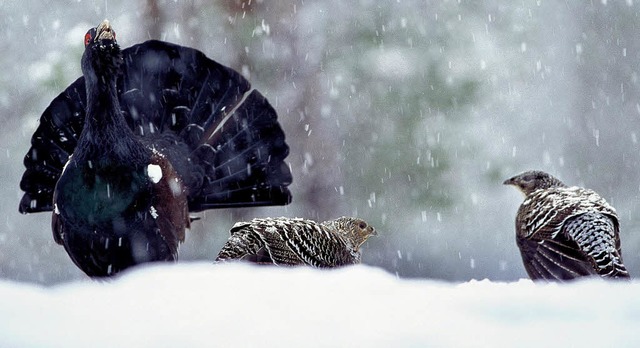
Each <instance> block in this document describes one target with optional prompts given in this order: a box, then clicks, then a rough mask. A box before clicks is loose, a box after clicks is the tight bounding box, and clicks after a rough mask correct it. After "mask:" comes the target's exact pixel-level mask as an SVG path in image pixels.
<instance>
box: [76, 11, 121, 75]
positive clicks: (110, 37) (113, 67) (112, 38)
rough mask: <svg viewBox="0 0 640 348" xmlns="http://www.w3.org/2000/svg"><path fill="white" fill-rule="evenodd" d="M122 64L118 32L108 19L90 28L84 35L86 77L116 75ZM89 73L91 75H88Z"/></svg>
mask: <svg viewBox="0 0 640 348" xmlns="http://www.w3.org/2000/svg"><path fill="white" fill-rule="evenodd" d="M121 64H122V53H121V52H120V46H118V42H117V41H116V32H115V31H114V30H113V28H111V24H109V21H108V20H106V19H105V20H104V21H102V23H100V25H98V26H97V27H95V28H91V29H89V31H87V33H86V34H85V35H84V54H83V55H82V72H83V74H84V75H85V78H86V77H93V76H101V77H110V75H114V76H115V75H116V74H117V73H118V69H119V67H120V65H121ZM87 75H89V76H87Z"/></svg>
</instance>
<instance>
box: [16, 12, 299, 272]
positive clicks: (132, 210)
mask: <svg viewBox="0 0 640 348" xmlns="http://www.w3.org/2000/svg"><path fill="white" fill-rule="evenodd" d="M84 43H85V51H84V54H83V56H82V72H83V77H80V78H79V79H77V80H76V81H75V82H74V83H72V84H71V85H70V86H69V87H68V88H67V89H66V90H65V91H64V92H62V93H61V94H60V95H59V96H58V97H56V98H55V99H54V100H53V101H52V102H51V105H49V107H48V108H47V109H46V110H45V111H44V113H43V114H42V116H41V118H40V125H39V127H38V129H37V130H36V131H35V133H34V135H33V137H32V139H31V144H32V146H31V149H29V151H28V153H27V155H26V157H25V159H24V164H25V166H26V171H25V173H24V175H23V177H22V181H21V182H20V187H21V188H22V190H23V191H25V194H24V197H23V198H22V201H21V202H20V208H19V210H20V212H22V213H33V212H41V211H51V210H53V221H52V229H53V236H54V239H55V241H56V242H57V243H58V244H61V245H63V246H64V248H65V249H66V251H67V253H68V254H69V256H70V257H71V259H72V260H73V262H74V263H75V264H76V265H77V266H78V267H80V268H81V269H82V270H83V271H84V272H85V273H87V274H88V275H89V276H109V275H112V274H115V273H117V272H118V271H121V270H123V269H125V268H127V267H130V266H132V265H136V264H139V263H142V262H150V261H162V260H176V258H177V254H178V245H179V243H180V242H182V241H183V240H184V236H185V229H187V228H188V227H189V224H190V217H189V213H190V212H198V211H202V210H205V209H211V208H224V207H247V206H260V205H284V204H288V203H289V202H290V201H291V195H290V193H289V190H288V189H287V186H288V185H289V184H290V183H291V173H290V170H289V167H288V166H287V164H286V163H285V162H284V159H285V157H286V156H287V154H288V152H289V148H288V146H287V144H286V143H285V135H284V132H283V131H282V129H281V127H280V125H279V124H278V121H277V115H276V112H275V110H274V109H273V108H272V107H271V105H269V103H268V101H267V100H266V99H265V98H264V97H263V96H262V95H261V94H260V93H258V92H257V91H255V90H253V89H252V88H251V86H250V84H249V82H248V81H247V80H245V79H244V78H243V77H242V76H241V75H240V74H238V73H237V72H235V71H234V70H232V69H229V68H227V67H224V66H222V65H220V64H218V63H216V62H214V61H212V60H210V59H208V58H207V57H206V56H205V55H204V54H203V53H202V52H200V51H197V50H195V49H192V48H187V47H181V46H178V45H174V44H170V43H166V42H161V41H154V40H152V41H147V42H144V43H142V44H138V45H134V46H132V47H130V48H127V49H124V50H122V51H121V50H120V47H119V46H118V44H117V42H116V33H115V32H114V31H113V29H112V28H111V26H110V24H109V22H108V21H106V20H105V21H104V22H102V23H101V24H100V25H99V26H98V27H96V28H92V29H90V30H89V31H88V32H87V34H86V36H85V39H84Z"/></svg>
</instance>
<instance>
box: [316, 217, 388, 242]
mask: <svg viewBox="0 0 640 348" xmlns="http://www.w3.org/2000/svg"><path fill="white" fill-rule="evenodd" d="M324 224H326V225H330V226H332V227H333V228H335V230H336V231H337V232H338V233H339V234H340V235H342V236H344V237H346V238H347V239H348V240H349V241H351V242H352V243H353V247H354V248H355V249H356V250H357V249H358V248H360V246H361V245H362V244H363V243H364V242H366V241H367V239H369V237H371V236H377V235H378V232H376V230H375V228H373V226H370V225H369V224H368V223H367V222H366V221H364V220H362V219H358V218H352V217H346V216H343V217H340V218H337V219H335V220H332V221H327V222H325V223H324Z"/></svg>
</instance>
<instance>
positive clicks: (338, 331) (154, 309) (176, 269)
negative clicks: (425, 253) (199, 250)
mask: <svg viewBox="0 0 640 348" xmlns="http://www.w3.org/2000/svg"><path fill="white" fill-rule="evenodd" d="M639 293H640V283H638V282H631V283H613V282H604V281H600V280H598V279H592V280H587V281H580V282H575V283H572V284H568V285H566V284H565V285H559V284H534V283H532V282H531V281H528V280H521V281H519V282H514V283H495V282H490V281H470V282H466V283H459V284H450V283H442V282H436V281H429V280H402V279H397V278H396V277H395V276H393V275H391V274H388V273H386V272H384V271H382V270H380V269H376V268H371V267H367V266H357V267H350V268H343V269H339V270H332V271H320V270H315V269H309V268H295V269H285V268H276V267H255V266H250V265H241V264H225V265H211V264H205V263H180V264H176V265H161V266H151V267H146V268H139V269H137V270H134V271H132V272H129V273H126V274H124V275H122V276H120V277H119V278H117V279H115V280H113V281H110V282H93V281H83V282H75V283H70V284H65V285H58V286H55V287H47V288H44V287H40V286H34V285H31V284H20V283H15V282H0V347H222V346H229V347H265V346H278V347H318V346H321V347H416V346H419V347H426V346H429V347H434V346H435V347H438V346H448V347H465V346H473V347H477V346H480V347H482V346H486V347H516V346H517V347H527V346H544V347H550V346H588V347H595V346H602V347H638V346H640V332H639V331H638V330H639V329H640V296H638V294H639Z"/></svg>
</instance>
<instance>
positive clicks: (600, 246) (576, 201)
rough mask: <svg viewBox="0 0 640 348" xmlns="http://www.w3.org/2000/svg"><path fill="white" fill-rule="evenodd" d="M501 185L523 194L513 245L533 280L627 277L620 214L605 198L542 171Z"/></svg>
mask: <svg viewBox="0 0 640 348" xmlns="http://www.w3.org/2000/svg"><path fill="white" fill-rule="evenodd" d="M504 184H505V185H513V186H515V187H517V188H518V189H520V191H522V192H523V193H524V195H525V200H524V202H523V203H522V205H521V206H520V209H519V210H518V215H517V216H516V242H517V244H518V247H519V248H520V253H521V254H522V261H523V262H524V266H525V269H526V270H527V273H528V274H529V277H531V279H546V280H569V279H574V278H577V277H581V276H589V275H600V276H602V277H606V278H629V273H628V272H627V269H626V268H625V266H624V264H623V262H622V252H621V249H620V236H619V223H618V215H617V214H616V211H615V209H614V208H613V207H612V206H611V205H609V203H607V201H605V200H604V198H602V197H600V196H599V195H598V194H597V193H596V192H594V191H592V190H589V189H584V188H581V187H575V186H574V187H568V186H567V185H565V184H564V183H563V182H562V181H560V180H558V179H556V178H555V177H553V176H551V175H549V174H547V173H545V172H541V171H528V172H524V173H522V174H519V175H517V176H515V177H513V178H511V179H508V180H506V181H505V182H504Z"/></svg>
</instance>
